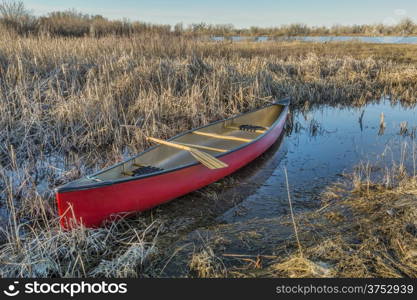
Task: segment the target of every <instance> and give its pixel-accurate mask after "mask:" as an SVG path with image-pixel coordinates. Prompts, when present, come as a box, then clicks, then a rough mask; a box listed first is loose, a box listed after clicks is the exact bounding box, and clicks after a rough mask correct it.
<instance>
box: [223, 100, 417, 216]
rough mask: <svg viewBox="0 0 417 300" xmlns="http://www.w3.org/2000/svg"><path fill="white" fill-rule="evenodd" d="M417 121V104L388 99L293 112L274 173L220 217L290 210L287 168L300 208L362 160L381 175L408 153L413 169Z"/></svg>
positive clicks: (308, 205)
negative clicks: (357, 105) (414, 106)
mask: <svg viewBox="0 0 417 300" xmlns="http://www.w3.org/2000/svg"><path fill="white" fill-rule="evenodd" d="M382 112H383V113H384V116H385V123H386V129H385V131H384V132H383V133H381V132H380V126H379V124H380V115H381V113H382ZM361 115H362V122H360V121H359V120H360V118H361ZM402 122H407V128H408V132H407V133H406V134H400V128H401V123H402ZM404 124H405V123H404ZM416 126H417V110H416V109H411V108H405V107H402V106H401V105H400V104H397V105H391V104H390V103H389V102H385V101H383V102H380V103H374V104H369V105H367V106H365V107H363V108H335V107H329V106H324V107H321V108H317V109H313V110H311V111H309V112H307V113H305V114H303V113H295V114H294V126H293V130H292V132H291V133H290V134H289V136H287V137H285V138H284V140H283V143H282V145H281V146H280V148H279V150H278V151H277V152H275V154H274V156H273V158H272V159H273V160H278V161H279V163H278V164H276V167H275V169H274V170H273V172H272V174H271V175H270V176H269V177H268V178H267V179H266V180H265V181H264V182H263V183H262V184H261V185H260V187H259V188H258V189H257V190H256V192H254V193H253V194H252V195H250V196H249V197H247V198H246V199H245V200H244V201H243V202H241V203H240V204H238V205H237V206H235V207H234V208H232V209H230V210H228V211H227V212H226V213H225V214H224V215H222V216H221V217H220V220H222V221H225V222H229V223H230V222H241V221H247V220H250V219H254V218H274V217H277V216H280V215H286V214H288V196H287V187H286V182H285V178H284V168H286V169H287V172H288V178H289V186H290V192H291V197H292V201H293V204H294V208H295V210H296V211H303V210H307V209H312V208H317V207H319V205H320V201H319V199H320V193H321V192H322V191H324V189H325V188H326V187H327V186H329V185H330V184H332V183H334V182H337V181H340V180H343V179H344V174H350V173H352V172H353V171H354V167H355V166H357V165H358V164H359V163H360V162H369V163H370V164H371V166H372V170H373V173H372V175H373V176H375V177H378V178H379V177H382V176H383V175H384V171H385V168H386V167H389V166H391V165H393V163H398V162H399V161H400V158H401V156H402V155H401V153H405V155H403V157H404V163H405V164H406V165H407V166H408V167H409V171H410V172H414V170H413V159H412V155H411V153H412V150H413V149H412V148H411V146H410V145H412V144H413V141H414V138H413V132H414V133H415V130H416ZM249 181H250V179H249Z"/></svg>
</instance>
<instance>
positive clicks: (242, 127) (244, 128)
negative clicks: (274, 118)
mask: <svg viewBox="0 0 417 300" xmlns="http://www.w3.org/2000/svg"><path fill="white" fill-rule="evenodd" d="M267 129H268V128H266V127H262V126H257V125H240V126H239V130H242V131H252V132H256V131H257V130H267Z"/></svg>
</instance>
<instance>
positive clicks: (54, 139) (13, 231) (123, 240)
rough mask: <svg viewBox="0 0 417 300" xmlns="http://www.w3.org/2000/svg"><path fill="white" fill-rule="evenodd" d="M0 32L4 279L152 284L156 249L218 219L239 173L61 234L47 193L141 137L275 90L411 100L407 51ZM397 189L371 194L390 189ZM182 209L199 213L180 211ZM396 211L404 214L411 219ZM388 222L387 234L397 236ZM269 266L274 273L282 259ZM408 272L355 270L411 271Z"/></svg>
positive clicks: (331, 101)
mask: <svg viewBox="0 0 417 300" xmlns="http://www.w3.org/2000/svg"><path fill="white" fill-rule="evenodd" d="M54 17H56V18H58V17H62V16H58V15H55V16H54ZM50 18H52V16H51V17H50ZM37 21H39V20H37ZM51 22H52V21H51ZM8 26H9V25H7V26H6V25H4V26H3V27H2V28H1V29H0V30H1V32H0V39H1V43H0V116H1V117H0V212H1V214H0V220H1V231H2V233H1V239H2V244H1V246H0V274H1V276H4V277H6V276H8V277H14V276H17V277H48V276H62V277H86V276H112V277H114V276H117V277H126V276H138V277H142V276H160V275H161V274H162V270H163V269H164V268H163V267H164V265H165V263H166V260H168V259H170V255H172V253H167V252H166V251H165V249H166V248H167V245H171V244H172V243H174V242H175V241H177V240H178V238H179V236H181V235H183V234H186V233H188V232H190V231H192V230H193V229H195V228H198V227H201V226H208V225H210V224H212V222H213V221H214V219H215V217H216V216H217V215H218V214H219V211H222V210H224V208H225V207H231V206H233V205H234V204H235V202H234V201H235V200H233V199H228V200H225V199H220V197H219V196H218V195H219V194H220V192H222V191H223V190H225V189H227V187H228V186H232V185H235V184H237V181H238V179H239V178H238V176H237V177H231V178H228V179H225V180H223V181H221V182H220V183H218V184H215V185H212V186H210V187H208V188H205V189H203V190H201V191H197V192H195V193H193V194H191V195H189V196H186V197H185V198H184V199H182V200H179V201H178V202H177V203H172V204H168V205H166V206H163V207H160V208H156V209H154V210H152V211H150V212H147V213H144V214H140V215H137V216H135V217H133V218H130V219H126V220H120V221H118V222H116V223H113V224H108V225H107V226H105V227H103V228H100V229H85V228H80V229H77V230H73V231H62V230H61V228H60V227H59V224H58V219H57V214H56V207H55V199H54V194H53V188H54V187H56V186H57V185H60V184H62V183H65V182H68V181H70V180H73V179H76V178H78V177H80V176H83V175H86V174H88V173H90V172H91V171H93V170H97V169H100V168H103V167H106V166H109V165H111V164H113V163H115V162H118V161H120V160H122V159H123V158H125V157H127V156H129V155H131V154H132V153H136V152H140V151H142V150H143V149H145V148H146V147H148V146H149V144H148V143H147V142H146V140H145V136H154V137H158V138H163V139H164V138H168V137H170V136H173V135H175V134H177V133H179V132H181V131H184V130H186V129H190V128H193V127H197V126H200V125H205V124H207V123H209V122H212V121H215V120H218V119H221V118H225V117H228V116H231V115H234V114H237V113H239V112H245V111H248V110H250V109H253V108H255V107H260V106H262V105H264V104H265V103H269V102H270V101H272V100H273V99H274V98H281V97H284V96H291V97H292V99H293V104H292V106H293V107H292V108H293V109H295V110H298V109H300V110H305V111H308V109H310V108H311V107H314V106H318V105H321V104H327V105H334V106H338V105H350V106H361V105H363V104H365V103H367V102H369V101H374V99H380V98H381V96H385V97H388V98H389V99H390V101H393V102H396V101H399V102H401V103H403V104H404V105H413V104H414V103H415V102H416V100H417V99H416V91H417V65H416V61H417V50H416V48H415V47H414V46H412V45H402V46H400V45H374V44H371V45H365V44H361V43H330V44H316V43H308V44H305V43H301V42H279V43H278V42H271V43H265V44H261V43H251V42H242V43H228V42H221V43H214V42H205V41H202V40H198V39H194V38H192V37H191V36H187V35H183V34H177V35H176V34H172V33H171V32H170V33H168V32H165V30H164V29H161V30H159V29H157V28H154V29H149V30H137V32H135V34H126V35H125V36H123V34H113V33H114V32H113V30H110V31H109V32H113V33H112V34H110V33H109V34H107V33H106V34H102V35H101V34H100V36H102V37H99V38H98V36H96V35H94V36H91V35H90V34H88V35H87V36H86V35H85V34H79V37H74V34H68V35H69V36H66V34H33V35H31V34H29V35H25V34H21V33H20V32H16V30H14V29H12V30H11V29H10V28H9V27H8ZM10 26H11V25H10ZM48 26H49V25H48ZM54 26H55V25H51V26H49V27H48V28H56V27H54ZM71 26H72V25H71ZM80 26H81V25H80ZM138 26H139V25H138ZM54 30H55V29H54ZM56 30H58V29H56ZM62 30H63V29H59V30H58V31H62ZM89 30H90V29H89ZM89 32H91V31H89ZM77 35H78V34H77ZM414 181H415V180H414V179H412V178H411V179H408V181H401V182H400V183H399V185H398V189H399V188H401V189H402V191H404V190H406V189H408V191H409V192H407V193H412V192H411V191H414V190H415V183H414ZM406 183H407V184H406ZM395 189H396V187H391V188H390V190H389V191H383V192H382V191H381V192H379V191H380V190H379V189H376V190H377V191H378V193H381V195H382V193H385V194H386V195H388V194H389V193H391V191H393V190H394V191H395ZM385 194H384V195H385ZM378 195H380V194H378ZM400 196H401V193H399V194H398V197H399V198H398V199H399V200H398V201H400V199H401V197H400ZM367 197H368V196H367ZM373 197H376V196H373V195H369V204H366V205H368V206H369V209H368V211H371V212H374V211H375V213H373V219H372V220H373V221H372V222H376V223H377V222H380V221H381V220H383V221H384V224H383V225H381V226H388V225H387V224H391V223H387V222H385V219H383V218H382V219H381V218H377V216H378V214H383V212H382V211H381V212H377V211H376V210H377V206H375V205H374V203H378V202H375V201H374V200H372V199H373ZM384 197H385V196H384ZM349 199H350V198H349ZM360 199H362V200H361V201H362V202H361V203H366V201H368V200H366V199H367V198H364V197H362V198H360ZM381 199H382V200H381V201H385V200H383V199H388V198H387V197H385V198H381ZM193 201H197V202H198V204H202V205H201V206H199V207H194V208H193V209H192V210H190V211H188V212H185V211H184V208H182V209H181V206H182V205H183V204H184V203H186V202H193ZM222 201H223V202H226V204H222V205H219V203H220V202H222ZM346 201H347V200H346ZM352 201H353V200H352ZM358 201H359V200H358ZM203 203H204V204H203ZM358 203H359V202H358ZM384 203H385V202H382V204H383V205H385V204H384ZM399 203H400V202H399ZM383 205H382V206H381V207H383V209H384V210H385V207H384V206H383ZM395 205H396V204H395ZM219 206H220V208H219ZM378 207H379V206H378ZM401 209H404V210H406V211H404V212H402V213H401V215H404V216H406V217H407V218H410V216H411V214H413V213H414V212H413V211H411V208H410V207H403V206H402V207H401ZM384 216H385V215H384ZM375 218H376V219H375ZM398 220H399V219H397V221H398ZM357 222H362V221H361V220H360V219H358V220H357ZM398 222H399V221H398ZM407 222H408V221H407ZM367 224H368V225H369V224H370V223H367ZM381 224H382V223H381ZM361 225H362V224H361V223H360V224H359V225H358V226H361ZM369 226H370V225H369ZM392 226H393V227H392V230H393V231H392V232H394V231H395V230H397V231H401V230H403V229H402V228H403V227H401V228H400V227H395V226H396V224H394V223H392ZM401 226H402V225H401ZM362 228H364V230H365V229H366V228H368V229H369V230H371V229H370V227H363V226H362ZM366 230H367V229H366ZM381 230H385V227H383V228H381ZM387 230H388V229H387ZM395 232H396V231H395ZM364 234H365V233H364ZM390 234H391V233H390ZM393 242H395V241H393ZM396 243H397V245H400V246H398V247H399V248H398V249H403V250H404V249H405V247H411V246H410V245H408V244H407V245H408V246H407V245H406V241H405V240H404V241H403V240H400V241H399V242H396ZM398 243H399V244H398ZM410 249H411V248H410ZM398 251H400V250H398ZM401 251H402V250H401ZM410 251H411V250H410ZM410 251H409V250H407V251H405V250H404V251H403V253H404V256H401V257H402V258H401V257H400V259H403V258H404V257H405V256H407V255H409V253H411V252H410ZM306 253H307V252H306ZM206 254H207V255H208V258H207V257H205V256H204V255H200V256H197V257H195V258H194V259H193V260H192V261H191V264H190V266H191V268H192V269H199V267H198V266H199V265H200V264H203V265H207V266H209V267H210V266H211V265H210V263H211V261H214V262H215V263H217V262H218V260H217V259H216V258H215V257H214V256H213V255H214V254H213V253H212V252H210V251H209V250H207V251H206ZM212 254H213V255H212ZM167 255H168V256H167ZM391 258H392V257H391ZM392 259H394V258H392ZM404 259H415V258H409V257H408V256H407V258H404ZM277 263H278V265H277V266H278V267H277V270H281V269H282V266H283V264H282V263H283V262H282V261H279V262H277ZM408 266H409V267H407V268H408V269H407V268H405V267H401V268H400V269H395V270H394V271H393V270H392V269H389V270H388V269H387V270H388V271H387V272H386V273H363V275H364V276H367V275H369V276H384V275H407V276H415V268H414V269H413V270H410V269H409V268H410V266H411V267H412V265H410V264H408ZM213 268H214V269H213V270H214V271H207V272H206V271H204V270H203V271H198V272H197V274H200V275H202V276H203V275H204V276H206V275H213V274H215V273H216V272H217V271H219V270H220V272H221V275H222V276H225V274H227V273H225V272H224V269H223V267H222V266H219V267H216V266H214V267H213ZM199 272H200V273H199ZM213 272H214V273H213ZM216 274H217V273H216ZM271 274H272V273H271ZM273 274H274V276H275V275H279V276H281V275H282V274H284V275H291V274H290V273H283V272H281V273H279V272H278V273H273ZM335 274H336V275H340V274H339V273H335ZM346 274H350V273H346ZM352 274H356V275H358V274H359V273H352ZM361 274H362V273H361Z"/></svg>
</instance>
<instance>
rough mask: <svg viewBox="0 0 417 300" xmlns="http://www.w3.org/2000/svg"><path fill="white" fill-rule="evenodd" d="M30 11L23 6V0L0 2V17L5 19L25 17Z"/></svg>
mask: <svg viewBox="0 0 417 300" xmlns="http://www.w3.org/2000/svg"><path fill="white" fill-rule="evenodd" d="M29 15H30V12H29V11H28V10H27V9H26V8H25V5H24V4H23V1H5V0H3V1H2V2H1V3H0V17H1V18H2V19H7V20H15V21H17V20H19V19H22V18H27V17H28V16H29Z"/></svg>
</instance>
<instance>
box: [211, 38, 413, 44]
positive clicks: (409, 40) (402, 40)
mask: <svg viewBox="0 0 417 300" xmlns="http://www.w3.org/2000/svg"><path fill="white" fill-rule="evenodd" d="M211 39H212V40H213V41H226V40H230V41H233V42H241V41H255V42H266V41H303V42H319V43H328V42H349V41H357V42H362V43H376V44H417V36H294V37H268V36H257V37H249V36H231V37H223V36H214V37H212V38H211Z"/></svg>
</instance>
